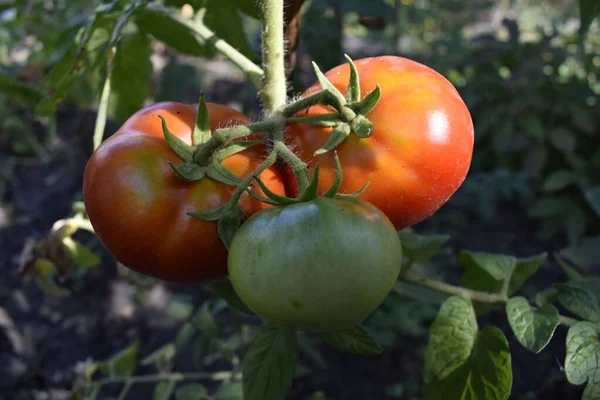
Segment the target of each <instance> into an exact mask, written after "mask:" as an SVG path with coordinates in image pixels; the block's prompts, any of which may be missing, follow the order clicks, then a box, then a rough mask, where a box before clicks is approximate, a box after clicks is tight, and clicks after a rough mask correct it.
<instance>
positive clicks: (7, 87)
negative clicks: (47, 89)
mask: <svg viewBox="0 0 600 400" xmlns="http://www.w3.org/2000/svg"><path fill="white" fill-rule="evenodd" d="M0 93H2V94H5V95H7V96H8V97H10V98H11V100H14V101H17V102H19V103H23V104H25V105H28V106H34V105H35V104H37V103H38V102H39V101H40V100H41V99H42V92H40V90H39V89H38V88H36V87H33V86H29V85H26V84H24V83H21V82H19V81H17V79H15V77H13V76H12V75H9V74H5V73H2V72H0Z"/></svg>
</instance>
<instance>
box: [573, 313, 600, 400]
mask: <svg viewBox="0 0 600 400" xmlns="http://www.w3.org/2000/svg"><path fill="white" fill-rule="evenodd" d="M565 373H566V375H567V380H568V381H569V382H570V383H572V384H574V385H581V384H582V383H585V382H586V381H587V382H588V384H587V386H586V388H585V390H584V391H583V397H582V399H584V400H594V399H597V398H598V397H597V395H598V393H599V392H600V342H598V331H597V329H596V326H594V325H593V324H591V323H589V322H578V323H577V324H575V325H573V326H572V327H571V328H569V332H568V333H567V354H566V356H565Z"/></svg>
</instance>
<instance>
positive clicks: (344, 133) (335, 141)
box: [315, 123, 350, 156]
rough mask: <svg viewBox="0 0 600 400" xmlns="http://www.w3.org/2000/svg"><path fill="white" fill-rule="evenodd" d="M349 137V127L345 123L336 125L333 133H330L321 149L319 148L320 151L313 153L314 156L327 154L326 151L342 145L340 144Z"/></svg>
mask: <svg viewBox="0 0 600 400" xmlns="http://www.w3.org/2000/svg"><path fill="white" fill-rule="evenodd" d="M349 135H350V126H349V125H348V124H346V123H340V124H338V125H337V126H336V127H335V129H334V130H333V131H331V134H330V135H329V137H328V138H327V141H326V142H325V144H324V145H323V147H321V148H320V149H318V150H317V151H315V156H318V155H319V154H324V153H327V152H328V151H331V150H333V149H335V148H336V147H338V146H339V145H340V144H342V142H343V141H344V140H346V138H347V137H348V136H349Z"/></svg>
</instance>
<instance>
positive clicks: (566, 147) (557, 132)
mask: <svg viewBox="0 0 600 400" xmlns="http://www.w3.org/2000/svg"><path fill="white" fill-rule="evenodd" d="M550 143H552V145H553V146H554V147H556V148H557V149H558V150H560V151H562V152H563V153H564V154H570V153H573V152H574V151H575V148H576V147H577V135H576V134H575V133H574V132H572V131H570V130H569V129H567V128H563V127H558V128H555V129H553V130H551V131H550Z"/></svg>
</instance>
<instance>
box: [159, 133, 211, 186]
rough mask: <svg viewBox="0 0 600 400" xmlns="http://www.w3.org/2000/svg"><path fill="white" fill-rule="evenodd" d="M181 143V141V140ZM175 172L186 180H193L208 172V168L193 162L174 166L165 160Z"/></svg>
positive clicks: (202, 176) (197, 179)
mask: <svg viewBox="0 0 600 400" xmlns="http://www.w3.org/2000/svg"><path fill="white" fill-rule="evenodd" d="M182 143H183V142H182ZM167 162H168V163H169V166H170V167H171V169H172V170H173V172H175V174H176V175H177V176H178V177H179V178H180V179H183V180H184V181H186V182H195V181H199V180H200V179H202V178H204V177H205V176H206V175H207V173H208V168H206V167H201V166H200V165H198V164H195V163H194V162H184V163H182V164H179V165H177V166H175V164H173V163H172V162H171V161H167Z"/></svg>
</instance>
